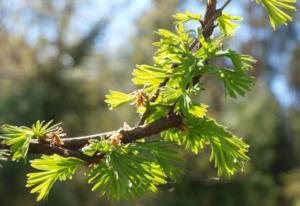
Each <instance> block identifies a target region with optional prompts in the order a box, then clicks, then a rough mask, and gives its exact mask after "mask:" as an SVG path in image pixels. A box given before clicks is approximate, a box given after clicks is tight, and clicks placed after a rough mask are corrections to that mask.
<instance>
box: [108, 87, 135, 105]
mask: <svg viewBox="0 0 300 206" xmlns="http://www.w3.org/2000/svg"><path fill="white" fill-rule="evenodd" d="M105 98H106V99H105V102H106V103H107V104H108V105H109V109H111V110H113V109H116V108H118V107H120V106H122V105H123V104H126V103H128V102H130V101H132V100H133V99H134V96H133V95H130V94H125V93H122V92H118V91H114V90H110V91H109V94H107V95H106V96H105Z"/></svg>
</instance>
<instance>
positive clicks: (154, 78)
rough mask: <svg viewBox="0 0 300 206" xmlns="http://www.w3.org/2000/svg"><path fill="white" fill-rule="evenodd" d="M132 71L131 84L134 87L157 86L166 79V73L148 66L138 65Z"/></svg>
mask: <svg viewBox="0 0 300 206" xmlns="http://www.w3.org/2000/svg"><path fill="white" fill-rule="evenodd" d="M137 68H138V69H135V70H134V71H133V73H132V74H133V76H134V78H133V79H132V81H133V83H134V84H136V85H146V86H147V85H148V86H149V85H150V86H158V85H159V84H160V83H161V82H162V81H163V80H164V78H165V77H166V72H165V71H164V70H162V69H160V68H157V67H153V66H149V65H145V64H144V65H138V66H137Z"/></svg>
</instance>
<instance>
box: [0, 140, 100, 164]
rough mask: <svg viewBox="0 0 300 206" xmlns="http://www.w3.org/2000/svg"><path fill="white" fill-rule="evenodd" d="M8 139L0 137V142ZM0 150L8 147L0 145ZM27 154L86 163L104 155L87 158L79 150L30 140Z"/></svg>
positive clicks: (93, 161) (95, 160)
mask: <svg viewBox="0 0 300 206" xmlns="http://www.w3.org/2000/svg"><path fill="white" fill-rule="evenodd" d="M7 139H8V138H5V137H1V136H0V142H2V141H3V140H7ZM0 149H9V146H8V145H6V144H4V143H0ZM29 153H31V154H46V155H52V154H58V155H60V156H63V157H75V158H78V159H81V160H83V161H85V162H87V163H95V162H97V161H99V160H100V159H101V157H102V156H103V155H104V154H99V155H96V156H87V155H85V154H83V153H82V152H81V151H80V150H71V149H68V148H64V147H61V146H55V145H50V144H46V143H39V142H38V141H36V140H32V141H31V142H30V144H29Z"/></svg>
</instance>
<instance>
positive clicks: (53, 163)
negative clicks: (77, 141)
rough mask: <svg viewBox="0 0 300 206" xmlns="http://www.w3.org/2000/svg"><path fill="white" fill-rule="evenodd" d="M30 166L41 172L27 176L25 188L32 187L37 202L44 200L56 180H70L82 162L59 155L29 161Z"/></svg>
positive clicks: (44, 156)
mask: <svg viewBox="0 0 300 206" xmlns="http://www.w3.org/2000/svg"><path fill="white" fill-rule="evenodd" d="M30 163H31V166H32V167H33V168H35V169H38V170H41V172H35V173H29V174H27V177H28V180H27V184H26V187H33V189H32V190H31V191H30V192H31V193H38V197H37V201H40V200H42V199H45V198H46V197H47V196H48V194H49V191H50V189H51V188H52V186H53V185H54V183H55V182H56V181H57V180H60V181H65V180H67V179H71V178H72V175H73V174H74V173H75V171H76V169H77V168H78V166H79V165H81V164H82V163H83V161H82V160H79V159H76V158H64V157H61V156H59V155H52V156H46V155H43V156H42V157H41V159H35V160H32V161H30Z"/></svg>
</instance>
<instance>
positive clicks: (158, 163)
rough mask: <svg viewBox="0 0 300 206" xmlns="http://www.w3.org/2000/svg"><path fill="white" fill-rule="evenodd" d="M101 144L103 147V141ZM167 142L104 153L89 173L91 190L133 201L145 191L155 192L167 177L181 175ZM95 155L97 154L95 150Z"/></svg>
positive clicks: (135, 145)
mask: <svg viewBox="0 0 300 206" xmlns="http://www.w3.org/2000/svg"><path fill="white" fill-rule="evenodd" d="M101 144H106V145H108V144H107V143H105V142H102V143H101ZM169 145H170V143H167V142H160V141H150V142H138V143H130V144H127V145H119V146H113V145H110V149H109V150H106V156H105V159H104V160H103V161H102V163H101V164H99V165H94V166H93V167H92V168H90V170H89V171H88V176H89V183H91V184H93V187H92V191H96V190H99V191H100V193H99V194H100V196H103V195H107V196H108V198H109V199H112V200H120V199H132V198H135V197H142V196H143V195H144V194H145V193H146V192H156V191H157V190H158V188H157V186H158V185H160V184H165V183H166V178H167V177H168V176H170V177H175V176H176V174H177V173H178V174H180V172H179V170H178V168H177V162H178V161H180V159H179V158H178V155H177V153H176V152H175V151H173V150H170V149H169V148H168V146H169ZM94 152H97V151H94Z"/></svg>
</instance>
